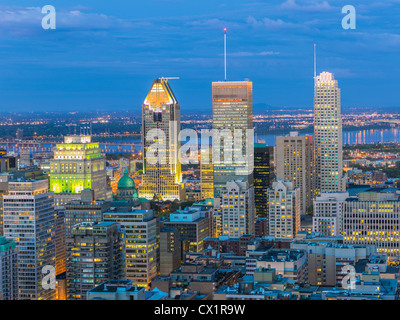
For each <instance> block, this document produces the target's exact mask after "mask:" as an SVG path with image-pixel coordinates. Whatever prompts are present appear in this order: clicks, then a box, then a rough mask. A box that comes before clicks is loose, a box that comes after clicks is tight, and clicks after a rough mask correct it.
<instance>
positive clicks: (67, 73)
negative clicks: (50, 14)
mask: <svg viewBox="0 0 400 320" xmlns="http://www.w3.org/2000/svg"><path fill="white" fill-rule="evenodd" d="M395 4H396V1H386V2H385V3H382V2H375V1H368V2H367V3H364V4H360V5H357V6H356V9H357V15H356V16H357V27H356V29H355V30H344V29H343V28H342V26H341V21H342V18H343V17H344V14H342V13H341V9H342V6H343V4H342V3H340V2H339V1H337V0H330V1H319V0H308V1H302V2H301V3H300V2H299V1H297V2H296V1H294V0H286V1H285V0H279V1H278V0H276V1H272V3H269V4H266V3H265V2H262V1H258V0H253V1H250V2H246V3H245V4H244V3H241V2H239V1H231V2H229V4H228V3H223V2H211V1H205V2H202V4H199V5H196V6H194V5H190V4H188V3H184V2H182V1H161V0H160V1H151V2H146V3H137V2H133V3H132V4H119V5H118V6H117V5H116V6H110V5H109V4H108V3H106V2H105V1H98V2H96V4H92V3H90V5H84V4H83V3H81V2H79V1H72V2H71V1H69V2H68V3H67V2H66V1H57V3H54V7H55V9H56V12H57V27H56V29H55V30H43V29H42V27H41V20H42V18H43V16H44V14H42V13H41V8H42V7H41V6H42V4H41V3H40V4H39V3H32V1H29V2H28V1H22V0H21V1H19V2H18V3H17V4H16V3H15V2H11V1H8V0H6V1H3V4H2V6H1V7H0V15H1V16H3V17H4V19H2V20H3V22H2V24H1V30H2V32H1V33H0V39H1V40H2V42H3V45H2V51H1V52H2V53H1V58H2V64H1V67H2V75H1V76H0V94H1V95H2V96H3V99H2V100H3V108H7V109H12V110H15V111H29V110H31V109H35V110H37V111H48V110H52V111H56V110H71V111H76V110H79V109H82V108H84V109H85V110H88V111H89V110H116V109H118V110H129V109H132V110H135V109H137V110H140V107H141V104H142V95H141V94H140V93H141V92H143V91H145V90H146V87H145V83H148V82H149V81H151V80H152V79H154V78H158V77H162V76H165V77H168V76H177V77H180V80H176V81H175V83H174V90H175V92H176V94H177V95H178V96H179V97H180V103H181V105H182V112H185V110H188V109H192V108H196V109H198V110H201V111H209V110H211V99H210V92H211V82H212V81H218V80H223V78H224V59H223V28H225V27H226V28H227V29H228V40H227V41H228V43H227V51H228V57H227V67H228V70H227V75H228V80H232V81H237V80H245V79H246V78H248V79H250V80H251V81H252V82H253V83H254V104H255V105H257V104H260V103H263V104H266V105H268V106H271V107H272V108H288V109H293V108H307V109H310V108H311V107H312V97H311V93H312V73H313V45H314V43H316V44H317V57H318V64H317V70H318V73H319V72H322V71H329V72H332V73H334V74H335V75H336V77H337V78H338V79H339V80H340V81H341V84H342V87H343V88H344V89H345V92H346V93H345V94H344V96H343V107H344V108H346V107H350V106H352V107H357V106H366V107H373V106H380V107H382V106H383V107H386V108H389V107H392V108H393V107H396V98H395V92H396V90H395V88H396V87H397V86H398V84H399V80H398V79H397V73H398V66H397V64H396V62H397V59H398V58H397V56H398V51H399V48H398V47H399V46H398V43H399V40H398V36H397V34H396V33H395V32H394V31H393V30H395V29H396V26H397V25H398V23H397V21H396V20H394V19H393V18H391V17H393V16H395V13H396V11H397V10H398V8H397V7H396V6H395ZM212 9H214V10H212ZM213 11H214V12H218V14H217V13H211V12H213ZM164 13H167V17H166V16H165V14H164ZM27 49H29V50H27ZM376 80H379V81H376ZM289 89H290V90H291V92H293V94H292V95H286V94H285V92H286V91H287V90H289ZM21 92H23V94H21ZM365 92H366V93H365ZM195 93H196V96H197V97H198V98H197V99H196V101H195V102H192V99H191V97H192V96H193V95H194V94H195ZM195 104H196V105H195Z"/></svg>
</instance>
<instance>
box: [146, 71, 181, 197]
mask: <svg viewBox="0 0 400 320" xmlns="http://www.w3.org/2000/svg"><path fill="white" fill-rule="evenodd" d="M180 126H181V125H180V105H179V104H178V101H177V99H176V97H175V95H174V93H173V92H172V89H171V87H170V85H169V83H168V80H167V79H164V78H161V79H155V80H154V82H153V85H152V86H151V89H150V91H149V93H148V94H147V97H146V99H145V101H144V103H143V107H142V145H143V176H142V184H141V185H140V186H139V196H140V197H142V198H146V199H148V200H152V199H153V198H155V197H156V198H157V199H162V200H171V201H174V200H176V199H177V200H183V199H185V195H184V193H185V189H184V185H183V183H182V173H181V163H180V159H179V151H180V141H179V139H178V138H179V133H180Z"/></svg>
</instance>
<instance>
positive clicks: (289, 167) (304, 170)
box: [275, 132, 315, 215]
mask: <svg viewBox="0 0 400 320" xmlns="http://www.w3.org/2000/svg"><path fill="white" fill-rule="evenodd" d="M275 159H276V178H277V179H283V180H286V181H292V182H293V184H294V186H295V187H296V188H299V189H300V199H301V201H300V203H301V214H303V215H304V214H306V213H307V212H309V211H310V207H311V206H312V202H313V200H314V196H315V172H314V147H313V140H312V136H299V133H298V132H290V134H289V135H287V136H284V137H276V147H275Z"/></svg>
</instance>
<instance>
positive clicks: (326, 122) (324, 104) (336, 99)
mask: <svg viewBox="0 0 400 320" xmlns="http://www.w3.org/2000/svg"><path fill="white" fill-rule="evenodd" d="M314 150H315V151H314V154H315V170H316V175H315V178H316V192H317V194H319V193H322V192H337V191H345V188H346V180H345V177H344V176H343V151H342V118H341V110H340V89H339V87H338V82H337V80H335V78H334V75H333V73H329V72H322V73H321V74H320V75H319V76H317V77H316V78H315V84H314Z"/></svg>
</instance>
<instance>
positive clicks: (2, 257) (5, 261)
mask: <svg viewBox="0 0 400 320" xmlns="http://www.w3.org/2000/svg"><path fill="white" fill-rule="evenodd" d="M0 292H2V293H3V300H17V299H18V254H17V247H16V245H15V242H14V241H13V240H6V238H5V237H0Z"/></svg>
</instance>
